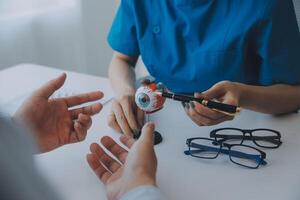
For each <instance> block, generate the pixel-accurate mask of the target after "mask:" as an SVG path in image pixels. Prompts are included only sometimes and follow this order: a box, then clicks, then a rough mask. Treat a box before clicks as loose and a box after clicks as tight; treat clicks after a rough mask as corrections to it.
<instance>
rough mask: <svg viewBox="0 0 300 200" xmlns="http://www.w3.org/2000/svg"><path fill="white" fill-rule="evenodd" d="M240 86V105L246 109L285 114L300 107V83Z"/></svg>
mask: <svg viewBox="0 0 300 200" xmlns="http://www.w3.org/2000/svg"><path fill="white" fill-rule="evenodd" d="M240 86H241V98H240V105H241V106H242V107H244V108H246V109H251V110H254V111H258V112H262V113H267V114H283V113H289V112H293V111H296V110H298V109H299V108H300V86H299V85H298V86H291V85H283V84H277V85H272V86H267V87H262V86H250V85H244V84H241V85H240Z"/></svg>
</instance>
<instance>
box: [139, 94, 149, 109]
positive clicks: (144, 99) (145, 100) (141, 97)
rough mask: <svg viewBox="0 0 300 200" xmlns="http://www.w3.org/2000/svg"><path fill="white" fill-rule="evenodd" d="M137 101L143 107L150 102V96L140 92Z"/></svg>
mask: <svg viewBox="0 0 300 200" xmlns="http://www.w3.org/2000/svg"><path fill="white" fill-rule="evenodd" d="M138 99H139V102H140V104H141V105H142V106H143V107H147V106H148V105H149V103H150V98H149V96H148V95H146V94H140V95H139V98H138Z"/></svg>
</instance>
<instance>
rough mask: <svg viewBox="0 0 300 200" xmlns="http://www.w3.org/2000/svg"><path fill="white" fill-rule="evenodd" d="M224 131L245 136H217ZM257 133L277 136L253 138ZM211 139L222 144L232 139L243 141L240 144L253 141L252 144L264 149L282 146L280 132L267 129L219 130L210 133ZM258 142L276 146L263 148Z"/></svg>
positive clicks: (228, 128)
mask: <svg viewBox="0 0 300 200" xmlns="http://www.w3.org/2000/svg"><path fill="white" fill-rule="evenodd" d="M223 130H234V131H240V132H241V133H243V135H223V134H217V132H218V131H223ZM255 131H268V132H272V133H274V134H276V136H253V134H252V133H253V132H255ZM247 134H249V135H247ZM241 136H242V137H241ZM210 137H211V138H214V139H215V140H216V141H221V142H225V141H226V140H230V139H241V143H240V144H243V142H244V141H245V140H252V142H253V143H254V144H255V145H257V146H259V147H262V148H267V149H276V148H278V147H279V146H280V145H281V144H282V141H281V134H280V132H279V131H276V130H273V129H266V128H257V129H240V128H230V127H227V128H219V129H215V130H212V131H211V132H210ZM257 140H261V141H262V140H264V141H268V142H270V143H273V144H275V145H276V146H263V145H260V144H259V143H257Z"/></svg>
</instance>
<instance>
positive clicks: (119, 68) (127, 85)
mask: <svg viewBox="0 0 300 200" xmlns="http://www.w3.org/2000/svg"><path fill="white" fill-rule="evenodd" d="M135 62H136V60H135V59H134V58H130V57H127V56H123V55H121V54H118V53H115V54H114V56H113V59H112V61H111V63H110V66H109V79H110V82H111V85H112V87H113V90H114V91H115V93H116V95H117V96H123V95H134V93H135V85H134V84H135V72H134V69H133V67H132V66H131V65H135Z"/></svg>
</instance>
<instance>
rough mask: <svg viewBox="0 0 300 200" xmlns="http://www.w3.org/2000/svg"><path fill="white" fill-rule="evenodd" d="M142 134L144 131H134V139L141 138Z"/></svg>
mask: <svg viewBox="0 0 300 200" xmlns="http://www.w3.org/2000/svg"><path fill="white" fill-rule="evenodd" d="M141 134H142V131H137V132H135V131H134V134H133V139H135V140H137V139H139V138H140V137H141Z"/></svg>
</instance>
